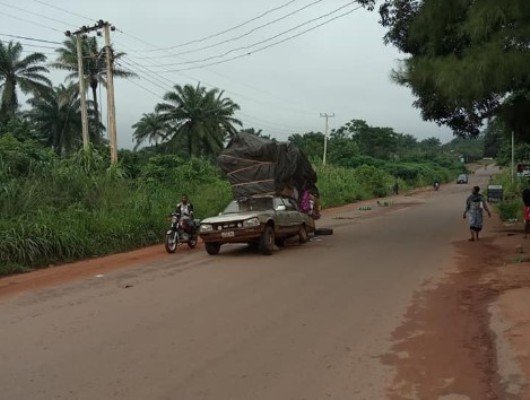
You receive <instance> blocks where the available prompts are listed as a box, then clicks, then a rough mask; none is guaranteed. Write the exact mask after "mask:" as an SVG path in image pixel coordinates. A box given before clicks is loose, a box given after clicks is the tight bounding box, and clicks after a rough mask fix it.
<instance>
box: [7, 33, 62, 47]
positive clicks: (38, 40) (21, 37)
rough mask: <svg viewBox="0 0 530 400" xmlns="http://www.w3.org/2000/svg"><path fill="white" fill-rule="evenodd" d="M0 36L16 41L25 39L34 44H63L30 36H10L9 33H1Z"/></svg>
mask: <svg viewBox="0 0 530 400" xmlns="http://www.w3.org/2000/svg"><path fill="white" fill-rule="evenodd" d="M0 36H6V37H10V38H14V39H23V40H29V41H32V42H40V43H51V44H59V45H62V43H61V42H54V41H52V40H45V39H37V38H33V37H29V36H19V35H9V34H7V33H0Z"/></svg>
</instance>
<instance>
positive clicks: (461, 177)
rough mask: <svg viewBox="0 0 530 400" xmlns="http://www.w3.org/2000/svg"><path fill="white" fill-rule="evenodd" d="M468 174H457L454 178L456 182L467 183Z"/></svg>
mask: <svg viewBox="0 0 530 400" xmlns="http://www.w3.org/2000/svg"><path fill="white" fill-rule="evenodd" d="M468 180H469V178H468V176H467V175H466V174H460V175H458V178H456V183H468Z"/></svg>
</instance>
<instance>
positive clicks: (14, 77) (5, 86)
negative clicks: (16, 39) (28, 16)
mask: <svg viewBox="0 0 530 400" xmlns="http://www.w3.org/2000/svg"><path fill="white" fill-rule="evenodd" d="M45 61H46V56H45V55H44V54H41V53H32V54H29V55H28V56H26V57H24V58H22V45H21V44H20V43H13V42H9V43H7V44H5V43H3V42H2V41H0V89H1V90H2V97H1V99H0V118H1V119H9V118H11V117H13V116H14V115H15V112H16V110H17V108H18V98H17V86H18V87H20V90H22V93H24V94H28V93H33V94H37V93H40V92H43V91H45V90H46V89H47V88H49V87H50V86H51V81H50V80H49V79H48V78H47V77H46V76H44V75H43V74H44V73H47V72H49V71H48V70H47V69H46V67H44V66H43V65H42V63H43V62H45Z"/></svg>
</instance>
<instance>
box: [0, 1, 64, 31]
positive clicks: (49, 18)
mask: <svg viewBox="0 0 530 400" xmlns="http://www.w3.org/2000/svg"><path fill="white" fill-rule="evenodd" d="M0 4H3V5H4V6H6V7H10V8H13V9H15V10H19V11H22V12H25V13H28V14H30V15H35V16H37V17H39V18H44V19H47V20H48V21H52V22H58V23H60V24H65V25H69V22H65V21H62V20H60V19H55V18H52V17H47V16H46V15H42V14H39V13H37V12H34V11H30V10H28V9H25V8H22V7H18V6H14V5H12V4H8V3H4V2H3V1H0Z"/></svg>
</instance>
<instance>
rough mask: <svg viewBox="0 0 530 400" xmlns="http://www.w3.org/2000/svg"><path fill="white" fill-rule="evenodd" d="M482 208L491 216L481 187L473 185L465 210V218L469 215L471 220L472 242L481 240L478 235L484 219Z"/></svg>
mask: <svg viewBox="0 0 530 400" xmlns="http://www.w3.org/2000/svg"><path fill="white" fill-rule="evenodd" d="M482 209H484V210H486V212H487V213H488V216H489V217H491V212H490V210H489V208H488V205H487V204H486V200H484V196H482V195H481V194H480V187H478V186H475V187H473V192H472V193H471V196H469V197H468V198H467V201H466V210H465V211H464V219H466V215H467V217H468V221H469V231H470V232H471V238H470V239H469V240H470V241H471V242H474V241H475V240H479V239H478V235H479V232H480V231H481V230H482V225H483V220H484V218H483V216H482Z"/></svg>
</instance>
